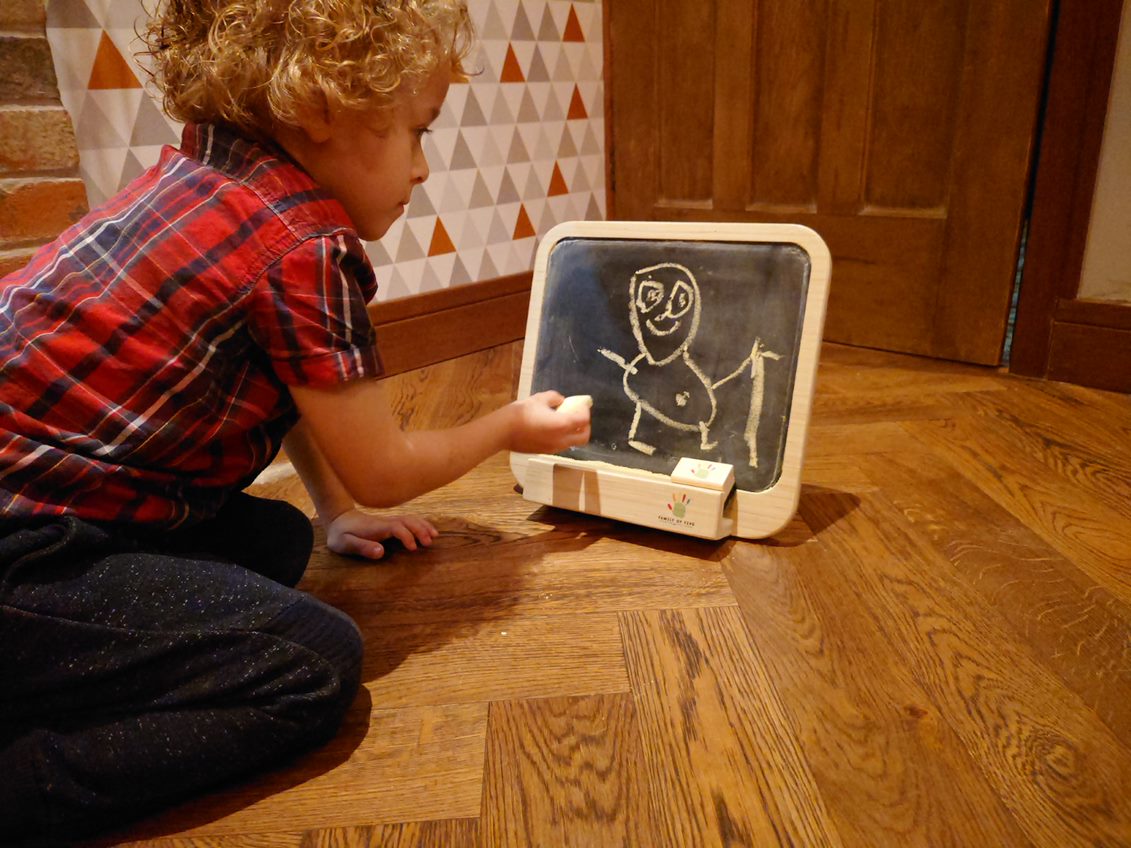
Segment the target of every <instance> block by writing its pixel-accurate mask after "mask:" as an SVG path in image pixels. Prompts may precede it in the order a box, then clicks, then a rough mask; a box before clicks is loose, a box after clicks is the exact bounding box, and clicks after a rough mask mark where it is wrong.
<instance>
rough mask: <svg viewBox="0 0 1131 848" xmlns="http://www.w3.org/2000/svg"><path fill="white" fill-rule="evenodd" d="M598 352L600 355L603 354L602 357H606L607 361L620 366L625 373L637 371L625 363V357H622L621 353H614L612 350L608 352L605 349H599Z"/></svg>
mask: <svg viewBox="0 0 1131 848" xmlns="http://www.w3.org/2000/svg"><path fill="white" fill-rule="evenodd" d="M597 352H598V353H599V354H601V356H603V357H605V359H611V360H612V361H613V362H615V363H616V364H617V365H619V366H620V367H621V368H623V369H624V370H625V371H631V372H635V371H636V369H635V368H633V367H632V366H631V365H629V364H628V363H627V362H625V361H624V357H623V356H621V355H620V354H619V353H613V352H612V351H611V350H606V349H605V348H603V347H602V348H598V349H597Z"/></svg>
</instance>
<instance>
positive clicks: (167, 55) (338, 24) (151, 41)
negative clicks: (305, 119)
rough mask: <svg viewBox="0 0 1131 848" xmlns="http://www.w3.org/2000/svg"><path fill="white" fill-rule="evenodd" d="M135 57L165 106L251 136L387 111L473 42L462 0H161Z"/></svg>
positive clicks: (459, 67)
mask: <svg viewBox="0 0 1131 848" xmlns="http://www.w3.org/2000/svg"><path fill="white" fill-rule="evenodd" d="M158 2H159V3H160V5H159V6H158V8H157V10H156V11H155V13H154V14H153V15H152V16H151V18H150V21H149V23H148V26H147V28H146V32H145V33H144V36H143V37H144V39H145V43H146V49H145V50H143V51H142V55H145V56H148V57H150V59H151V60H152V68H151V71H150V72H151V75H152V77H153V80H154V82H155V83H156V85H157V87H158V88H159V89H160V91H161V94H162V98H163V102H164V106H165V110H166V111H167V112H168V113H169V115H171V116H172V117H173V118H176V119H178V120H181V121H190V122H193V123H204V122H213V121H223V122H226V123H230V124H234V125H235V126H237V127H240V128H241V129H243V130H245V131H248V132H252V133H260V132H269V131H270V129H271V127H272V126H274V125H275V123H276V122H281V123H283V124H287V125H291V126H298V125H299V124H300V123H301V117H302V115H303V114H304V112H306V111H307V110H318V111H321V110H323V109H325V108H327V107H329V108H343V109H362V108H366V109H370V108H373V109H377V110H383V109H386V108H388V107H391V106H392V105H393V102H394V100H395V98H396V96H397V95H398V94H399V93H401V92H403V91H412V90H414V89H415V88H416V87H417V86H419V85H421V84H422V83H424V82H425V81H426V80H427V79H429V78H430V77H431V76H432V74H433V73H435V72H436V71H438V70H441V69H442V67H443V65H444V63H449V64H450V67H451V69H452V73H453V75H454V77H455V78H457V79H458V78H466V77H465V76H464V67H463V62H464V60H465V59H466V57H467V53H468V51H469V50H470V48H471V44H472V40H473V37H474V32H473V27H472V23H471V19H470V17H469V15H468V11H467V4H466V0H158Z"/></svg>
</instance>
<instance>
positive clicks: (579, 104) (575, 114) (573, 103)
mask: <svg viewBox="0 0 1131 848" xmlns="http://www.w3.org/2000/svg"><path fill="white" fill-rule="evenodd" d="M588 117H589V113H588V112H586V111H585V101H584V100H582V99H581V92H580V91H578V90H577V86H576V85H575V86H574V87H573V97H571V98H570V99H569V112H568V113H567V114H566V120H567V121H573V120H577V119H578V118H582V119H584V118H588Z"/></svg>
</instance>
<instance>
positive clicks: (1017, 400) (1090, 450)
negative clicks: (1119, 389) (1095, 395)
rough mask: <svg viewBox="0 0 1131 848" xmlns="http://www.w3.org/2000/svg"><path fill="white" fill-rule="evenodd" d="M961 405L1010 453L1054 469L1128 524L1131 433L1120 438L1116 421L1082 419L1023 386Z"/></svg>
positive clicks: (970, 397)
mask: <svg viewBox="0 0 1131 848" xmlns="http://www.w3.org/2000/svg"><path fill="white" fill-rule="evenodd" d="M1022 393H1024V394H1022ZM961 403H962V406H963V407H967V408H969V409H970V410H971V411H972V412H974V413H976V414H977V415H978V416H979V417H978V418H977V419H975V421H971V422H970V424H971V425H974V424H975V423H977V424H980V425H981V426H983V427H985V428H991V429H993V430H994V431H995V432H996V433H997V434H998V435H999V437H1000V438H1002V439H1004V440H1007V441H1008V442H1009V443H1011V444H1012V445H1013V449H1014V451H1016V452H1020V453H1021V454H1023V455H1024V456H1026V457H1028V458H1029V459H1030V460H1032V461H1033V462H1034V463H1039V464H1041V465H1045V466H1048V467H1050V468H1052V469H1054V470H1055V472H1056V473H1057V474H1058V475H1060V476H1061V477H1063V478H1064V479H1065V480H1066V481H1069V482H1071V483H1073V484H1075V485H1077V486H1079V487H1080V488H1082V489H1083V490H1084V491H1086V492H1088V494H1090V495H1092V496H1093V497H1095V498H1097V499H1099V500H1100V501H1102V502H1103V503H1104V504H1105V505H1106V506H1107V507H1108V508H1109V509H1111V510H1113V511H1115V512H1117V513H1122V514H1123V515H1124V516H1125V517H1126V518H1127V520H1128V522H1131V434H1128V435H1125V436H1120V435H1119V433H1118V430H1119V427H1118V422H1116V421H1109V420H1103V419H1100V418H1099V417H1097V416H1092V417H1090V418H1085V419H1083V420H1081V419H1080V417H1079V416H1078V415H1077V414H1072V413H1070V412H1069V411H1068V410H1067V409H1066V408H1065V407H1063V406H1060V407H1059V408H1058V407H1056V406H1054V405H1053V403H1052V402H1051V401H1050V400H1049V399H1048V396H1047V395H1044V394H1043V393H1041V392H1037V391H1034V390H1032V389H1031V388H1029V387H1028V386H1027V385H1026V384H1021V385H1018V386H1015V387H1013V388H1012V389H1011V390H1010V391H1009V392H975V393H971V394H968V395H964V396H963V397H962V401H961ZM1019 410H1021V411H1020V412H1019ZM1088 422H1092V424H1091V425H1089V423H1088ZM1129 526H1131V525H1129Z"/></svg>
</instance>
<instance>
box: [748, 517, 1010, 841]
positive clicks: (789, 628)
mask: <svg viewBox="0 0 1131 848" xmlns="http://www.w3.org/2000/svg"><path fill="white" fill-rule="evenodd" d="M826 497H827V498H832V497H835V496H834V495H827V496H826ZM840 567H841V566H840V561H839V559H838V558H837V557H835V556H833V555H831V554H830V551H829V550H828V549H827V548H826V546H824V545H822V544H815V545H807V546H805V547H804V548H773V547H767V546H764V545H754V544H743V545H736V546H735V548H734V549H733V550H732V551H731V554H730V556H729V558H728V562H727V576H728V578H729V579H730V581H731V584H732V585H733V586H734V589H735V595H736V597H737V599H738V601H739V606H740V608H741V609H742V612H743V615H744V617H745V620H746V624H747V627H748V629H749V631H750V633H751V638H752V640H753V641H754V643H755V644H756V645H757V646H758V650H759V653H760V655H761V656H762V657H763V658H764V659H765V663H766V668H767V673H768V675H769V676H770V678H771V679H772V681H773V686H774V689H775V690H776V691H777V692H778V693H780V696H781V700H782V703H783V705H784V706H785V708H786V709H787V710H788V711H789V714H790V716H791V717H792V719H793V721H794V722H796V724H797V725H798V728H799V731H800V738H801V744H802V750H803V751H804V753H805V757H806V760H807V762H808V763H809V764H810V768H811V769H812V771H813V775H814V778H815V780H816V782H817V785H818V786H819V787H820V791H821V796H822V797H823V798H824V800H825V803H826V805H827V807H828V809H829V814H830V816H831V817H832V818H833V820H834V821H835V822H836V825H837V829H838V831H839V832H840V834H841V836H842V837H843V841H844V844H845V845H846V846H859V848H871V846H877V845H899V846H924V848H930V846H937V845H994V846H1022V845H1028V844H1029V840H1028V838H1027V837H1026V836H1025V834H1024V833H1023V832H1022V831H1021V829H1020V828H1019V826H1018V825H1017V823H1016V822H1015V821H1014V819H1013V816H1012V815H1011V814H1010V812H1009V811H1008V810H1007V808H1006V807H1005V806H1004V805H1003V803H1002V802H1001V799H1000V798H999V797H998V795H997V794H996V793H995V792H994V790H993V789H992V788H991V786H990V785H989V783H988V782H987V781H986V779H985V777H984V776H983V775H982V773H981V771H980V770H979V768H978V764H977V762H976V761H975V760H973V759H972V758H971V757H970V756H969V754H968V753H967V751H966V748H965V745H964V744H963V741H962V740H961V739H960V738H959V737H958V736H957V735H956V734H955V733H954V732H953V731H952V730H951V729H950V727H949V726H948V725H947V724H946V722H944V721H941V720H940V719H939V716H938V713H937V711H936V710H935V709H934V707H933V705H932V704H931V699H930V697H929V696H928V695H927V693H926V692H925V691H924V690H923V687H922V686H921V685H920V684H919V683H918V682H917V681H916V680H915V679H914V676H913V675H912V674H911V672H910V670H909V669H908V668H907V665H906V663H905V662H904V661H903V660H902V658H901V657H900V656H899V653H898V652H897V651H896V650H895V649H894V648H893V646H892V645H891V644H890V642H889V641H888V640H887V638H886V637H885V635H884V634H883V633H882V632H881V631H880V630H878V629H877V628H876V626H875V624H874V622H873V620H872V615H871V613H872V611H871V607H870V604H869V603H868V600H867V599H866V598H865V597H862V596H861V595H860V594H859V593H857V592H854V591H845V587H844V584H843V581H842V579H841V578H840V577H839V575H837V574H836V572H837V571H838V569H840Z"/></svg>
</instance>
